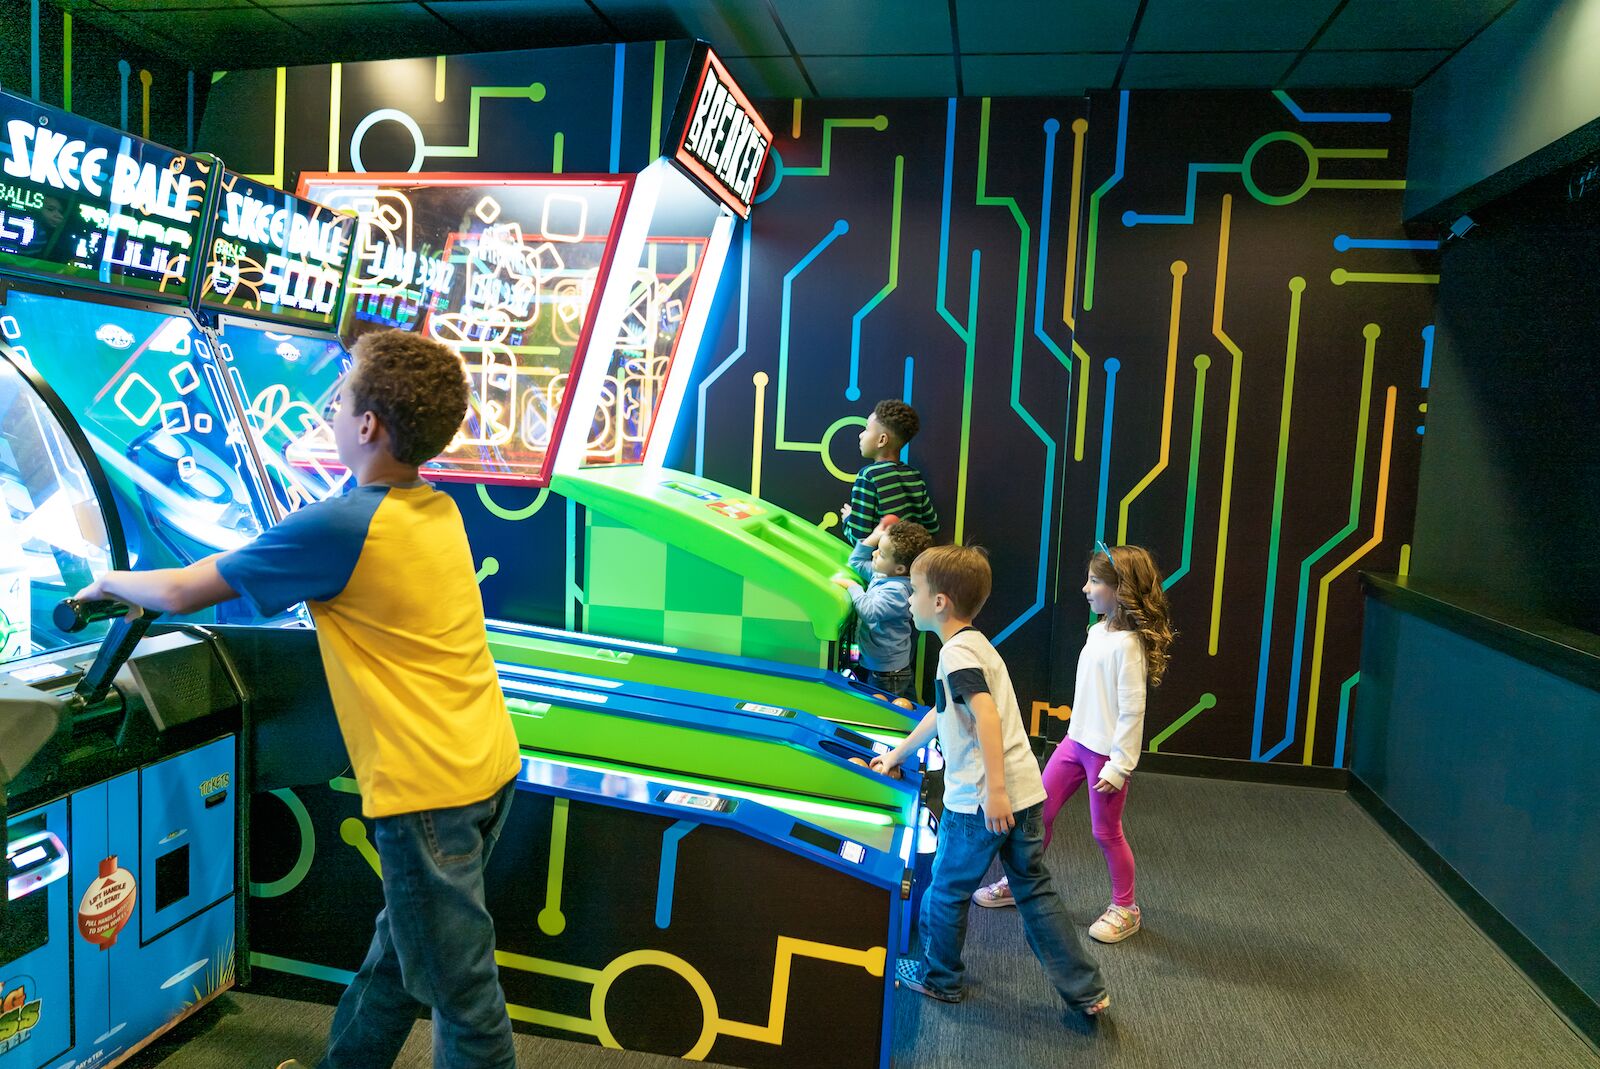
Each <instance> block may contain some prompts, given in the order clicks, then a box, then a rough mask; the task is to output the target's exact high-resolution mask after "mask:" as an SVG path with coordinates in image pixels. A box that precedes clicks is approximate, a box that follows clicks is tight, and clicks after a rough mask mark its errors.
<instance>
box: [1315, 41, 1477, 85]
mask: <svg viewBox="0 0 1600 1069" xmlns="http://www.w3.org/2000/svg"><path fill="white" fill-rule="evenodd" d="M1448 55H1450V51H1449V50H1448V49H1437V50H1428V51H1424V52H1323V51H1315V52H1311V53H1308V54H1307V55H1306V58H1305V59H1303V60H1301V61H1300V65H1299V66H1298V67H1296V68H1295V69H1294V72H1293V73H1292V74H1290V75H1289V77H1288V80H1287V84H1288V85H1290V86H1301V85H1322V86H1346V85H1348V86H1358V85H1382V86H1409V85H1411V84H1413V83H1414V82H1416V81H1417V79H1419V78H1421V77H1422V76H1423V75H1424V74H1427V73H1428V72H1429V71H1430V70H1432V69H1433V68H1434V67H1435V66H1436V65H1437V64H1438V63H1439V61H1440V60H1442V59H1444V58H1445V57H1446V56H1448Z"/></svg>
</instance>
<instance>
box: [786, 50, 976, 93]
mask: <svg viewBox="0 0 1600 1069" xmlns="http://www.w3.org/2000/svg"><path fill="white" fill-rule="evenodd" d="M800 58H801V61H802V62H804V63H805V65H806V70H807V71H809V72H810V74H811V80H812V82H814V83H816V86H817V94H818V95H819V96H823V97H949V96H955V93H956V68H955V61H954V60H953V59H951V57H950V56H948V55H944V56H801V57H800Z"/></svg>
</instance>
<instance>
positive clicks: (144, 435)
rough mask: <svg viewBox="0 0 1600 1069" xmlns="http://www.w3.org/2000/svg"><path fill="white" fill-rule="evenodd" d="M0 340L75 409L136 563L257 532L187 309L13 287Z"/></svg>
mask: <svg viewBox="0 0 1600 1069" xmlns="http://www.w3.org/2000/svg"><path fill="white" fill-rule="evenodd" d="M0 338H3V339H4V341H5V342H6V344H7V345H8V346H10V347H11V350H12V352H13V353H14V354H15V355H16V357H17V358H18V359H21V360H26V361H27V362H28V363H30V364H31V365H32V366H33V368H34V369H35V370H36V371H37V372H38V373H39V375H40V376H41V377H42V378H43V379H44V380H45V381H46V382H47V383H49V384H50V385H51V387H52V388H54V389H55V391H56V392H57V393H58V394H59V395H60V397H61V400H62V402H63V403H64V404H65V405H66V406H67V408H68V410H69V411H71V412H72V413H73V414H74V416H76V418H77V420H78V423H79V424H80V425H81V426H82V428H83V432H84V434H85V435H86V436H87V437H88V439H89V442H90V444H91V445H92V446H93V447H94V451H95V454H96V455H97V456H98V457H99V458H100V464H101V466H102V467H103V468H105V470H106V475H107V477H108V478H109V479H110V481H111V484H112V489H113V492H114V494H115V496H116V497H117V499H118V503H119V511H120V512H121V513H122V516H123V526H124V528H125V529H126V531H127V536H128V550H129V555H130V556H131V557H133V558H134V561H135V563H136V564H137V565H138V566H140V567H145V568H161V567H169V566H174V565H183V564H188V563H190V562H192V561H196V560H199V559H200V558H202V557H206V556H209V555H211V554H213V553H217V552H221V551H225V550H229V549H233V548H236V547H238V546H241V545H243V544H244V543H245V542H247V541H248V540H250V539H251V538H253V537H254V536H255V535H256V534H257V533H258V531H259V526H258V524H257V521H256V518H255V512H254V510H253V503H254V502H253V498H252V491H253V489H254V480H253V479H252V478H251V477H250V475H249V474H248V473H249V471H250V467H249V465H248V463H247V461H246V457H245V455H244V453H243V443H242V441H241V440H240V438H239V436H238V435H237V434H235V435H232V436H230V434H229V425H230V420H229V418H228V417H227V416H226V415H225V413H227V412H228V411H229V409H228V407H227V406H226V405H225V404H224V403H223V400H222V396H223V392H224V385H223V383H222V381H221V378H220V375H219V373H218V365H217V363H216V362H215V361H214V360H213V359H212V358H211V345H210V343H209V342H208V341H207V340H206V337H205V335H204V334H202V333H201V332H200V331H199V330H198V329H197V328H196V327H195V326H194V324H193V323H192V321H190V320H189V318H188V317H187V316H184V315H169V314H166V313H164V312H161V311H157V310H153V309H150V308H144V307H138V306H133V305H122V304H113V303H109V302H102V301H97V300H94V299H85V300H66V299H63V298H60V297H53V296H43V295H39V294H33V293H27V292H24V291H22V290H13V291H12V292H11V293H9V294H8V295H7V298H6V303H5V305H4V306H3V307H0Z"/></svg>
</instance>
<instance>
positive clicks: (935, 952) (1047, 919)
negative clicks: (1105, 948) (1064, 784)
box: [921, 803, 1105, 1009]
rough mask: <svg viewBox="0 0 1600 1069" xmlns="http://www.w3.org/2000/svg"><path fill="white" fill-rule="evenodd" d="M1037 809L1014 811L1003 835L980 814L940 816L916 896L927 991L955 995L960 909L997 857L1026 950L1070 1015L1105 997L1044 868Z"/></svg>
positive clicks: (959, 973) (962, 934)
mask: <svg viewBox="0 0 1600 1069" xmlns="http://www.w3.org/2000/svg"><path fill="white" fill-rule="evenodd" d="M1043 808H1044V806H1043V804H1042V803H1041V804H1039V805H1033V806H1029V807H1028V808H1027V809H1024V810H1022V811H1021V812H1019V813H1017V814H1016V818H1017V823H1016V827H1014V828H1012V829H1011V830H1010V831H1009V832H1007V833H1006V834H1004V835H996V834H994V833H993V832H991V831H990V830H989V829H988V828H987V827H985V826H984V823H983V812H982V811H981V810H980V811H979V812H977V813H958V812H956V811H955V810H953V809H946V810H945V811H944V817H943V818H942V819H941V820H940V821H939V849H938V852H937V853H935V854H934V857H933V876H932V878H931V879H930V880H929V882H928V889H927V891H926V892H924V894H923V896H922V917H921V935H922V949H923V957H924V960H925V962H926V964H927V967H928V968H927V975H926V978H925V979H924V981H923V982H924V983H925V984H926V985H927V986H928V987H929V988H930V989H932V990H934V991H938V992H940V993H942V994H946V995H951V996H955V997H960V995H961V993H962V992H961V988H962V977H963V975H964V974H965V972H966V966H964V965H962V964H961V947H962V944H963V943H965V942H966V938H967V909H968V906H969V905H970V904H971V899H972V892H974V891H976V890H977V889H978V885H979V884H980V883H982V882H983V876H984V873H986V872H988V871H989V864H990V863H991V862H992V861H994V859H995V855H996V854H998V855H999V856H1000V865H1001V867H1002V868H1003V869H1004V870H1005V874H1006V876H1007V877H1009V878H1010V881H1011V893H1012V894H1013V895H1014V896H1016V900H1017V909H1018V911H1019V912H1021V914H1022V924H1023V930H1024V931H1025V932H1026V933H1027V936H1028V945H1029V946H1030V947H1032V948H1033V953H1034V956H1035V957H1037V958H1038V959H1039V964H1041V965H1043V966H1044V971H1045V973H1046V975H1048V976H1049V977H1050V982H1051V984H1053V985H1054V986H1055V989H1056V991H1057V992H1059V993H1060V995H1061V997H1062V998H1063V999H1064V1000H1066V1003H1067V1005H1069V1006H1071V1007H1073V1008H1074V1009H1083V1008H1085V1007H1087V1006H1091V1005H1093V1004H1094V1003H1095V1002H1096V1001H1097V1000H1098V999H1099V997H1100V996H1101V995H1102V994H1104V992H1105V982H1104V981H1103V980H1102V979H1101V978H1100V970H1099V968H1098V967H1097V966H1096V965H1095V963H1094V962H1093V961H1091V960H1090V959H1089V957H1088V956H1087V955H1086V954H1085V953H1084V950H1083V941H1082V939H1081V938H1080V936H1079V935H1078V929H1077V927H1076V926H1074V925H1073V923H1072V920H1071V919H1070V918H1069V917H1068V916H1067V910H1066V907H1065V906H1064V905H1062V902H1061V896H1060V895H1058V894H1056V891H1055V888H1054V886H1052V884H1051V882H1050V873H1049V871H1048V870H1047V869H1046V868H1045V867H1044V817H1043V815H1042V810H1043Z"/></svg>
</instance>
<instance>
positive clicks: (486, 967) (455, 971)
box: [321, 780, 516, 1069]
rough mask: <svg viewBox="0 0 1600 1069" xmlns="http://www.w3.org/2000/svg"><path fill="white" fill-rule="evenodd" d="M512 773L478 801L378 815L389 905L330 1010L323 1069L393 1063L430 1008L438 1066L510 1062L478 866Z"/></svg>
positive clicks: (371, 1068)
mask: <svg viewBox="0 0 1600 1069" xmlns="http://www.w3.org/2000/svg"><path fill="white" fill-rule="evenodd" d="M515 788H516V781H515V780H513V781H512V782H510V783H508V784H506V785H505V786H504V787H502V788H501V789H500V790H498V791H496V792H495V793H494V794H492V795H490V796H489V797H488V798H486V799H484V800H483V801H481V802H476V803H474V804H472V805H465V806H460V807H458V808H455V809H430V810H425V811H423V812H420V813H403V814H401V815H399V816H393V817H379V818H377V819H376V820H375V821H373V827H374V831H373V840H374V845H376V847H377V849H378V859H379V860H380V861H381V862H382V863H383V901H384V908H383V909H382V910H381V911H380V912H379V913H378V921H377V930H376V931H375V932H374V933H373V936H372V946H371V948H370V949H369V950H368V951H367V960H366V961H364V962H362V964H361V971H360V972H358V973H357V974H356V978H355V979H354V980H353V981H351V983H350V986H349V987H348V988H346V989H345V993H344V996H343V997H342V998H341V999H340V1000H339V1008H338V1010H337V1011H336V1012H335V1013H334V1015H333V1030H332V1032H331V1034H330V1036H329V1039H328V1053H327V1054H326V1055H325V1056H324V1057H323V1060H322V1067H321V1069H389V1066H391V1065H393V1064H394V1060H395V1057H396V1056H397V1055H398V1054H399V1053H400V1048H401V1047H402V1046H403V1045H404V1044H405V1041H406V1037H407V1036H409V1035H410V1034H411V1026H412V1025H413V1024H414V1023H415V1021H416V1015H417V1010H418V1008H419V1007H421V1006H427V1007H429V1008H431V1009H432V1010H433V1065H434V1069H515V1066H516V1056H515V1054H514V1053H513V1049H512V1045H511V1019H510V1018H509V1017H507V1016H506V997H505V992H504V991H502V990H501V988H500V970H499V968H498V967H497V966H496V965H495V961H494V921H493V920H491V919H490V917H489V911H488V909H486V908H485V906H484V896H483V869H484V865H485V864H486V863H487V862H488V860H489V854H490V852H491V851H492V850H493V849H494V844H495V842H496V841H497V840H498V839H499V837H500V830H501V829H502V828H503V827H505V822H506V815H507V814H508V813H509V812H510V811H511V796H512V793H513V791H514V790H515Z"/></svg>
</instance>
